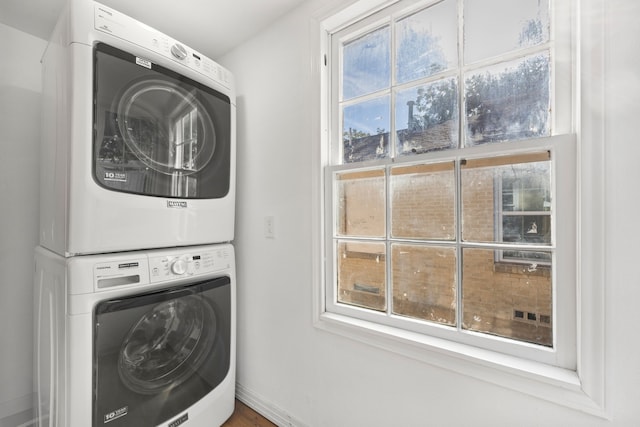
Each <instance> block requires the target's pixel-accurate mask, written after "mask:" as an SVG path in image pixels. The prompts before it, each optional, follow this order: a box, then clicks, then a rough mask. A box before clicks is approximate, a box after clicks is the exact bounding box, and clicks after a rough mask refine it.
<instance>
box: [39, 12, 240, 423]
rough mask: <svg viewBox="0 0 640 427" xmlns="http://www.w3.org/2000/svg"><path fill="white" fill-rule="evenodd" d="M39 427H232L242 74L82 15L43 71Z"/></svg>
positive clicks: (71, 22) (138, 31)
mask: <svg viewBox="0 0 640 427" xmlns="http://www.w3.org/2000/svg"><path fill="white" fill-rule="evenodd" d="M43 75H44V80H43V98H44V107H43V112H42V114H43V115H42V119H43V129H42V134H43V141H42V153H41V174H42V175H41V196H40V198H41V214H40V246H39V247H38V248H37V249H36V254H35V286H36V288H35V294H36V298H35V304H36V307H35V312H36V320H35V325H36V331H35V334H36V342H35V347H36V363H35V367H36V375H35V376H36V383H37V384H36V402H35V407H36V411H37V419H38V425H39V426H51V427H53V426H56V427H87V426H93V427H97V426H105V425H106V426H109V427H117V426H135V427H145V426H164V427H168V426H171V427H174V426H178V425H181V426H187V427H204V426H207V427H210V426H214V425H220V424H222V423H223V422H224V421H225V420H226V419H227V418H228V417H229V416H230V415H231V413H232V412H233V407H234V396H235V342H236V336H235V334H236V320H235V319H236V314H235V310H236V308H235V307H236V305H235V298H236V288H235V286H236V284H235V257H234V249H233V246H232V245H231V241H232V240H233V236H234V213H235V212H234V209H235V120H236V116H235V111H236V108H235V93H234V85H233V77H232V75H231V74H230V73H229V71H227V70H225V69H224V68H223V67H221V66H220V65H218V64H216V63H215V62H213V61H212V60H210V59H209V58H207V57H205V56H204V55H202V54H200V53H198V52H196V51H195V50H193V49H191V48H189V47H186V46H184V45H183V44H181V43H179V42H177V41H176V40H174V39H172V38H171V37H169V36H167V35H164V34H162V33H160V32H158V31H156V30H154V29H152V28H150V27H148V26H146V25H144V24H142V23H140V22H138V21H136V20H134V19H132V18H130V17H127V16H125V15H123V14H121V13H119V12H117V11H115V10H113V9H111V8H109V7H106V6H104V5H102V4H99V3H95V2H93V1H88V0H70V2H69V4H68V5H67V7H66V8H65V11H64V12H63V14H62V15H61V17H60V20H59V21H58V24H57V26H56V29H55V30H54V32H53V35H52V38H51V40H50V42H49V45H48V47H47V49H46V52H45V55H44V57H43Z"/></svg>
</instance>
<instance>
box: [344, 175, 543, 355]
mask: <svg viewBox="0 0 640 427" xmlns="http://www.w3.org/2000/svg"><path fill="white" fill-rule="evenodd" d="M344 178H345V179H344V180H343V182H342V184H343V185H342V187H341V188H342V191H341V202H340V209H339V212H340V215H339V218H340V219H339V221H340V225H339V229H340V230H342V231H343V233H344V234H345V235H351V236H363V235H371V233H374V235H384V234H385V225H386V219H385V206H384V200H385V198H384V194H385V181H384V174H383V171H369V172H366V173H350V174H348V175H345V176H344ZM453 186H454V180H453V164H452V163H445V164H441V165H439V166H437V167H434V166H430V167H422V168H421V167H406V166H403V167H398V168H395V169H393V172H392V188H393V197H392V208H391V212H392V221H391V222H392V232H393V236H394V237H402V238H411V237H413V238H417V239H421V238H424V239H431V240H442V241H443V242H447V241H452V240H453V239H455V222H454V220H453V219H454V214H455V205H454V194H455V193H454V190H453V188H454V187H453ZM461 196H462V200H463V217H462V227H463V230H462V231H463V239H464V240H466V241H479V242H490V241H494V239H495V230H494V224H495V218H494V210H495V202H494V196H495V193H494V177H493V173H492V172H491V171H490V170H487V169H482V168H479V169H473V170H471V171H465V172H464V173H463V191H462V195H461ZM497 255H498V251H495V250H493V249H470V248H467V249H464V252H463V254H462V256H463V268H462V275H463V277H462V280H463V283H462V303H463V309H464V312H463V316H462V319H463V327H464V328H467V329H471V330H476V331H482V332H487V333H492V334H497V335H501V336H507V337H513V338H516V339H520V340H524V341H530V342H536V343H539V344H543V345H551V344H552V329H551V325H552V318H551V313H552V286H551V274H550V268H549V267H548V266H539V265H536V266H534V265H532V264H517V263H506V262H500V261H499V257H497ZM455 256H456V254H455V249H454V248H453V247H451V246H447V245H446V243H445V244H444V245H442V246H440V245H431V246H426V245H416V244H401V243H395V244H393V245H392V250H391V263H392V276H393V277H392V278H391V279H392V283H393V290H392V298H393V311H394V313H396V314H400V315H404V316H409V317H413V318H418V319H423V320H427V321H432V322H437V323H442V324H448V325H455V321H456V316H455V310H456V305H457V300H458V297H457V295H456V280H457V277H456V276H457V271H456V262H455ZM337 261H338V283H339V285H338V300H339V301H340V302H344V303H348V304H354V305H359V306H364V307H368V308H372V309H375V310H385V309H386V307H387V303H388V302H387V297H386V285H385V283H386V277H385V263H386V257H385V246H384V244H383V243H376V244H371V243H369V244H367V243H353V242H352V243H348V244H340V245H339V250H338V260H337Z"/></svg>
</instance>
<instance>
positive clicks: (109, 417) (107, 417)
mask: <svg viewBox="0 0 640 427" xmlns="http://www.w3.org/2000/svg"><path fill="white" fill-rule="evenodd" d="M127 413H129V407H128V406H123V407H122V408H120V409H116V410H115V411H111V412H109V413H108V414H104V424H106V423H110V422H111V421H115V420H117V419H118V418H122V417H124V416H125V415H127Z"/></svg>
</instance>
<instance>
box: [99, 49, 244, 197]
mask: <svg viewBox="0 0 640 427" xmlns="http://www.w3.org/2000/svg"><path fill="white" fill-rule="evenodd" d="M94 70H95V73H94V97H95V102H94V108H95V110H94V128H95V133H94V135H95V136H94V138H95V139H94V145H93V147H94V149H93V171H94V179H95V181H96V182H97V183H98V184H99V185H100V186H102V187H104V188H107V189H109V190H113V191H121V192H126V193H133V194H142V195H149V196H160V197H171V198H185V199H212V198H221V197H224V196H225V195H226V194H227V192H228V191H229V183H230V152H231V150H230V144H231V103H230V98H229V97H228V96H226V95H224V94H222V93H220V92H218V91H216V90H214V89H212V88H209V87H206V86H204V85H202V84H200V83H198V82H196V81H193V80H191V79H189V78H187V77H184V76H182V75H180V74H178V73H176V72H174V71H172V70H169V69H167V68H165V67H162V66H160V65H157V64H154V63H151V62H150V61H148V60H146V59H144V58H140V57H136V56H134V55H131V54H128V53H126V52H124V51H122V50H119V49H116V48H113V47H111V46H108V45H106V44H103V43H98V44H97V45H96V47H95V49H94Z"/></svg>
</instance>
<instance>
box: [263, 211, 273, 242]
mask: <svg viewBox="0 0 640 427" xmlns="http://www.w3.org/2000/svg"><path fill="white" fill-rule="evenodd" d="M264 237H265V238H267V239H275V237H276V235H275V230H274V223H273V216H270V215H269V216H265V217H264Z"/></svg>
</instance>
